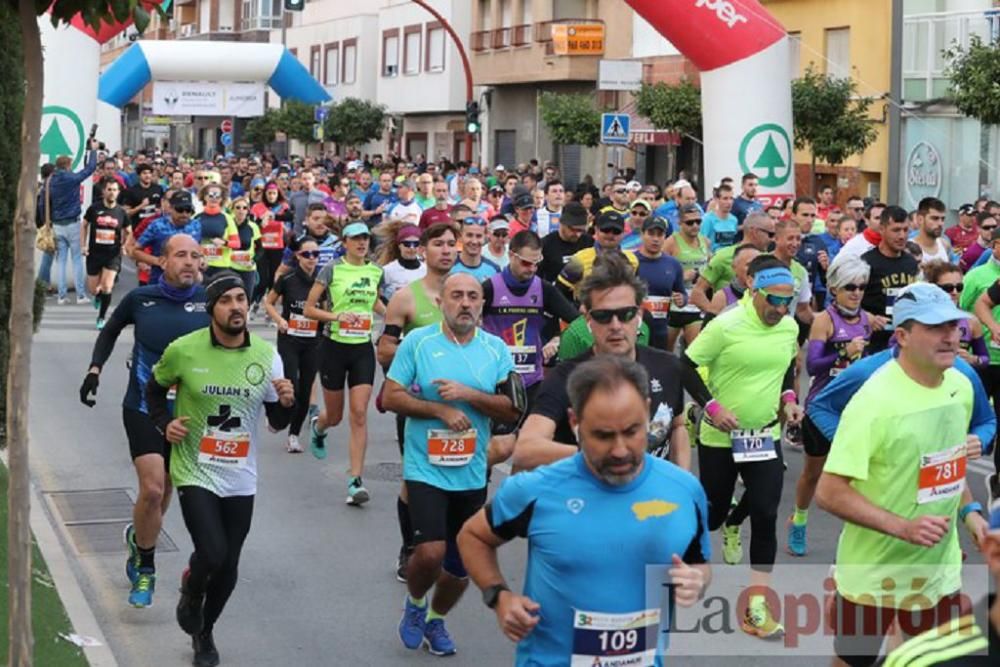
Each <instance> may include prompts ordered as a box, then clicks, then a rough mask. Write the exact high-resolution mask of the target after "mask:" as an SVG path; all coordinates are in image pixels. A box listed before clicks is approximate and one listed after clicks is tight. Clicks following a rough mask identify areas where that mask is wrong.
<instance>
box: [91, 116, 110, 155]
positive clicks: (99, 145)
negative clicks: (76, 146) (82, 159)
mask: <svg viewBox="0 0 1000 667" xmlns="http://www.w3.org/2000/svg"><path fill="white" fill-rule="evenodd" d="M96 136H97V123H94V124H93V125H91V126H90V135H89V136H88V137H87V145H88V146H89V145H90V142H91V141H93V140H94V138H95V137H96ZM97 150H100V151H103V150H107V149H106V147H105V146H104V142H103V141H99V142H97Z"/></svg>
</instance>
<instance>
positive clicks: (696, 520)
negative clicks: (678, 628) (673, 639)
mask: <svg viewBox="0 0 1000 667" xmlns="http://www.w3.org/2000/svg"><path fill="white" fill-rule="evenodd" d="M405 340H406V339H404V341H405ZM486 516H487V520H488V521H489V524H490V527H491V528H492V530H493V532H494V533H495V534H496V535H497V536H498V537H500V538H502V539H506V540H510V539H513V538H515V537H526V538H527V539H528V570H527V573H526V575H525V583H524V595H526V596H528V597H529V598H531V599H532V600H534V601H535V602H537V603H538V604H539V605H540V607H541V610H540V615H541V620H540V622H539V623H538V625H537V626H535V629H534V630H533V631H532V632H531V634H529V635H528V636H527V637H526V638H525V639H524V640H522V641H521V642H519V643H518V645H517V656H516V659H515V664H516V665H531V666H532V667H549V666H551V667H556V666H559V667H563V666H565V665H569V664H571V662H572V664H577V660H572V659H571V656H573V655H574V653H576V654H577V655H588V654H587V653H586V652H583V653H581V652H580V651H581V650H582V649H583V646H584V645H585V644H588V643H589V644H590V645H591V646H594V645H599V642H598V641H596V637H595V635H597V634H598V632H599V630H587V629H584V628H581V629H574V620H575V619H578V618H579V614H581V613H583V614H586V613H587V612H591V614H589V615H591V616H593V615H594V614H601V613H604V614H639V613H641V612H643V611H647V610H648V606H647V604H648V602H647V601H650V600H656V601H657V603H658V604H660V607H659V609H660V628H661V629H662V628H666V627H668V626H669V623H670V618H669V617H668V606H667V604H666V601H667V600H666V595H665V591H666V590H667V589H666V588H664V587H663V586H662V583H663V580H662V579H655V578H653V577H649V578H647V571H646V568H647V566H649V565H664V566H665V567H663V569H662V571H663V573H664V577H666V570H667V569H668V568H669V566H670V563H671V559H672V557H673V555H674V554H677V555H678V556H680V557H681V558H682V559H683V560H684V562H685V563H687V564H689V565H692V564H700V563H707V562H709V560H710V559H711V544H710V542H709V532H708V503H707V500H706V498H705V491H704V489H703V488H702V486H701V483H700V482H698V480H697V478H695V477H694V476H693V475H692V474H691V473H689V472H687V471H685V470H682V469H681V468H678V467H677V466H675V465H674V464H672V463H669V462H668V461H664V460H662V459H658V458H655V457H653V456H650V455H649V454H646V455H645V458H644V463H643V469H642V471H641V472H640V473H639V476H638V477H636V479H634V480H632V481H631V482H630V483H628V484H626V485H624V486H613V485H610V484H608V483H606V482H604V481H603V480H601V479H599V478H597V477H596V476H594V474H593V473H592V472H591V471H590V469H589V468H588V467H587V464H586V462H585V461H584V458H583V454H582V453H578V454H576V455H575V456H572V457H570V458H568V459H563V460H561V461H558V462H556V463H553V464H552V465H547V466H542V467H541V468H538V469H537V470H534V471H532V472H526V473H520V474H518V475H513V476H511V477H508V478H507V479H506V480H504V482H503V484H502V485H501V486H500V489H499V490H498V491H497V493H496V496H494V498H493V500H492V501H491V502H490V503H489V504H488V505H487V506H486ZM581 554H582V555H583V556H582V555H581ZM584 556H585V557H584ZM645 634H646V633H641V635H645ZM648 636H649V644H648V645H647V646H648V648H652V647H653V646H654V642H656V641H657V640H659V651H658V654H659V655H658V657H657V659H656V663H655V664H656V665H662V664H663V658H662V652H663V651H665V650H666V648H667V646H666V644H667V638H668V637H669V635H668V634H667V633H666V632H652V633H649V635H648ZM588 640H590V641H589V642H588ZM640 641H641V640H640ZM590 655H591V656H593V654H590ZM586 664H588V665H589V664H605V663H603V662H600V661H595V660H594V659H593V657H591V659H589V660H588V661H587V663H586ZM622 664H625V663H622ZM628 664H632V663H628ZM635 664H644V665H645V664H648V663H647V662H645V661H642V662H641V663H639V662H637V663H635Z"/></svg>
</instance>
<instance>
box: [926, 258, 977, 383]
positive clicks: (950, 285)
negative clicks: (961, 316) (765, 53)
mask: <svg viewBox="0 0 1000 667" xmlns="http://www.w3.org/2000/svg"><path fill="white" fill-rule="evenodd" d="M924 280H926V281H927V282H929V283H932V284H934V285H937V286H938V287H940V288H941V289H943V290H944V291H945V292H947V293H948V296H950V297H951V300H952V301H954V302H955V305H956V306H957V305H958V300H959V298H960V297H961V296H962V290H963V289H964V288H965V284H964V283H963V282H962V269H960V268H959V267H958V266H957V265H955V264H949V263H947V262H931V263H929V264H926V265H924ZM958 330H959V332H961V334H960V338H959V340H958V346H959V348H958V356H960V357H962V359H964V360H965V361H967V362H968V363H969V365H970V366H972V367H973V368H975V369H977V370H979V371H980V373H981V372H982V371H984V370H985V369H986V367H987V366H989V365H990V351H989V349H987V347H986V338H985V336H984V333H985V332H984V330H983V324H982V322H980V321H979V319H978V318H976V317H975V316H972V317H970V318H969V319H967V320H961V321H960V322H959V323H958Z"/></svg>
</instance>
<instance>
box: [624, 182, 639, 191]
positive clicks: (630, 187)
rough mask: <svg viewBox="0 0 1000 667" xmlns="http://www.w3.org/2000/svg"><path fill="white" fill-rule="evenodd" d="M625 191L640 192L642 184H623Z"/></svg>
mask: <svg viewBox="0 0 1000 667" xmlns="http://www.w3.org/2000/svg"><path fill="white" fill-rule="evenodd" d="M625 189H626V190H635V191H636V192H638V191H639V190H642V183H640V182H639V181H629V182H628V183H626V184H625Z"/></svg>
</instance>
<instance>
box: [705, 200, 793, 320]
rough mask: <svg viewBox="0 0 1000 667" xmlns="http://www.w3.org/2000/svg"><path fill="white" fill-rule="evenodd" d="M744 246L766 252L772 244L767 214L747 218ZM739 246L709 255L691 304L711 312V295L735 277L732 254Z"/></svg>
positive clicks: (769, 221) (772, 230)
mask: <svg viewBox="0 0 1000 667" xmlns="http://www.w3.org/2000/svg"><path fill="white" fill-rule="evenodd" d="M743 229H744V231H743V244H749V245H752V246H754V247H755V248H757V249H758V250H760V251H761V252H768V250H770V248H771V247H772V246H773V244H774V236H775V231H774V220H771V218H770V217H768V215H767V214H766V213H763V212H761V211H754V212H753V213H750V214H748V215H747V217H746V219H745V221H744V223H743ZM739 245H741V244H734V245H731V246H727V247H725V248H723V249H722V250H720V251H719V252H717V253H715V254H714V255H712V259H710V260H709V262H708V266H706V267H705V270H704V271H702V272H701V274H700V275H699V276H698V280H697V282H695V284H694V287H693V288H692V289H691V294H690V302H691V303H692V304H694V305H696V306H698V308H700V309H701V311H702V312H709V311H710V310H711V308H710V305H711V295H710V292H717V291H719V290H720V289H722V288H723V287H725V286H726V285H728V284H729V283H730V282H732V280H733V278H735V277H736V273H735V272H734V271H733V255H734V254H735V253H736V248H737V246H739Z"/></svg>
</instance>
